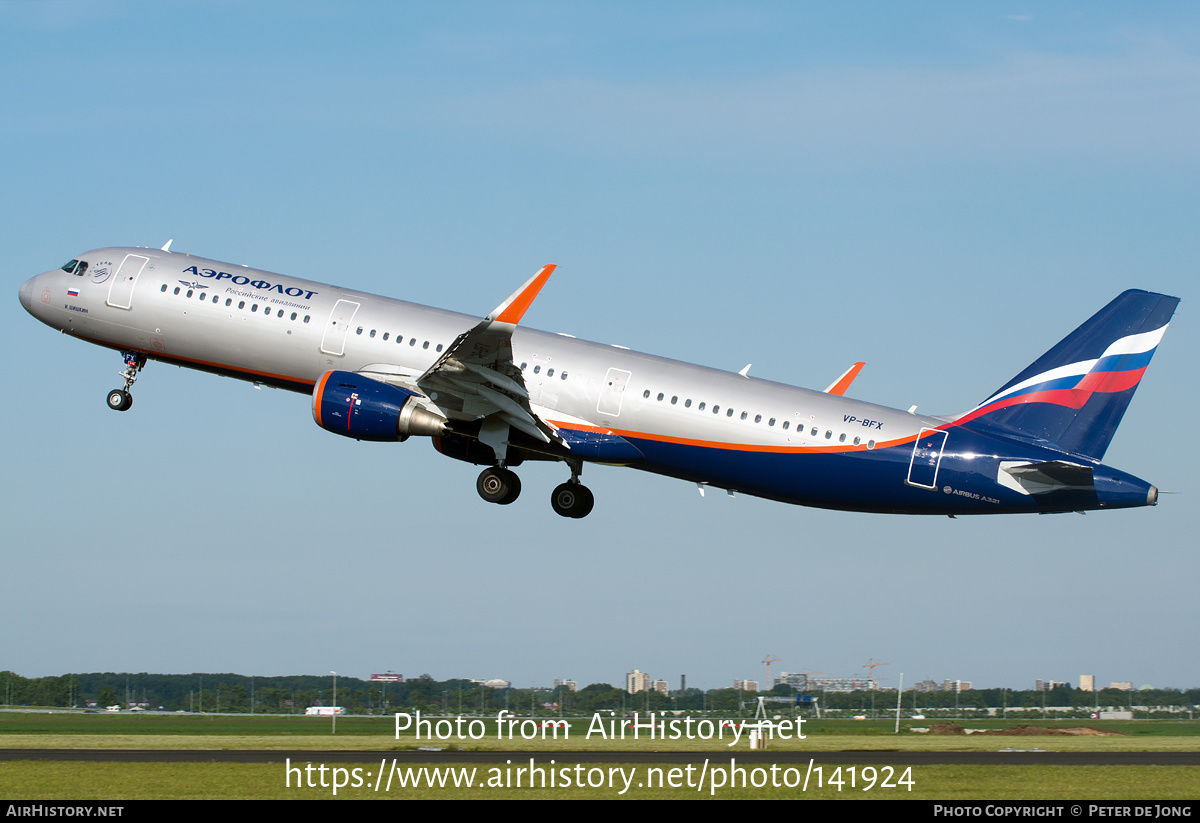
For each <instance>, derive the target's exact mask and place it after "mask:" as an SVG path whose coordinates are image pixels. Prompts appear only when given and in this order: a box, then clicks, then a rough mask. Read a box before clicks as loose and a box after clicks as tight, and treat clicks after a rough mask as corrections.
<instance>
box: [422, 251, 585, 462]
mask: <svg viewBox="0 0 1200 823" xmlns="http://www.w3.org/2000/svg"><path fill="white" fill-rule="evenodd" d="M554 269H555V267H554V266H553V265H550V266H543V267H542V268H541V269H539V270H538V272H537V274H535V275H534V276H533V277H531V278H529V280H527V281H525V284H524V285H523V286H521V288H519V289H517V290H516V291H515V292H513V293H512V295H511V296H509V298H508V299H507V300H505V301H504V302H503V303H501V304H500V305H499V306H497V307H496V309H495V310H494V311H493V312H492V313H491V314H489V315H488V316H487V317H485V318H484V319H483V321H482V322H480V323H479V324H478V325H477V326H475V328H473V329H471V330H470V331H466V332H463V333H462V334H460V335H459V336H458V337H457V338H455V340H454V342H453V343H451V344H450V345H449V346H448V347H447V348H446V351H445V352H443V353H442V356H441V357H439V358H438V360H437V362H436V363H434V364H433V365H432V366H430V367H429V369H428V370H426V372H425V373H424V374H422V375H421V376H420V377H418V378H417V379H416V383H417V385H418V386H419V387H420V388H421V390H422V391H423V392H425V393H426V394H428V395H429V396H430V397H431V398H433V399H434V400H435V402H437V404H438V406H439V407H441V408H443V409H447V410H448V411H451V412H452V413H455V412H457V413H458V414H457V415H456V416H461V417H463V418H464V419H468V420H475V419H480V418H487V417H492V416H493V415H494V416H495V417H496V418H497V419H498V421H500V422H503V423H507V424H508V425H510V426H512V427H513V428H515V429H519V430H520V431H523V432H525V433H526V434H528V435H529V436H530V437H533V438H536V439H538V440H541V441H542V442H543V443H558V444H562V445H565V443H563V440H562V438H561V437H560V436H559V435H558V432H557V431H556V430H555V429H554V428H553V427H552V426H550V425H548V424H547V423H545V422H544V421H543V420H541V419H540V418H539V417H538V416H537V415H536V414H534V413H533V410H532V409H531V408H530V406H529V392H528V391H527V390H526V388H525V380H524V378H523V377H522V375H521V370H520V368H518V367H517V365H516V364H515V363H514V362H513V352H512V334H513V331H515V330H516V328H517V324H518V323H520V322H521V318H522V317H524V315H525V312H526V311H527V310H528V309H529V306H530V305H531V304H532V303H533V299H534V298H535V297H537V295H538V292H540V291H541V289H542V286H544V285H546V281H547V280H549V279H550V274H551V273H552V272H553V271H554Z"/></svg>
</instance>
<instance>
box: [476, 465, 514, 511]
mask: <svg viewBox="0 0 1200 823" xmlns="http://www.w3.org/2000/svg"><path fill="white" fill-rule="evenodd" d="M475 488H476V489H477V490H478V491H479V496H480V497H482V498H483V499H484V500H486V501H488V502H489V503H499V504H500V505H501V506H507V505H508V504H509V503H511V502H513V501H514V500H516V499H517V497H518V496H519V495H520V494H521V478H519V477H517V474H516V472H514V471H513V470H512V469H506V468H504V467H503V466H493V467H492V468H490V469H484V470H483V471H482V472H480V474H479V479H478V480H476V481H475Z"/></svg>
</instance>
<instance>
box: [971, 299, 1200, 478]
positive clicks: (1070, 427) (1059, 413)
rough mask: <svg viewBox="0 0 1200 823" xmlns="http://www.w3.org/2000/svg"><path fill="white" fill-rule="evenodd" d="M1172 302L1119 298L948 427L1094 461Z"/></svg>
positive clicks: (1114, 427)
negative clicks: (1054, 449)
mask: <svg viewBox="0 0 1200 823" xmlns="http://www.w3.org/2000/svg"><path fill="white" fill-rule="evenodd" d="M1178 304H1179V298H1177V297H1169V296H1167V295H1163V294H1154V293H1152V292H1145V291H1139V290H1130V291H1127V292H1125V293H1123V294H1121V295H1120V296H1119V297H1117V298H1116V299H1115V300H1113V301H1112V302H1111V303H1109V304H1108V305H1107V306H1105V307H1104V308H1103V309H1101V310H1100V311H1099V312H1097V313H1096V314H1095V315H1093V316H1092V317H1091V318H1090V319H1089V320H1088V321H1087V322H1085V323H1084V324H1083V325H1082V326H1080V327H1079V328H1077V329H1076V330H1075V331H1073V332H1071V334H1069V335H1067V337H1065V338H1064V339H1063V340H1062V341H1061V342H1060V343H1059V344H1058V345H1057V346H1055V347H1054V348H1052V349H1051V350H1050V351H1048V352H1046V354H1044V355H1042V357H1041V358H1039V359H1038V360H1037V361H1036V362H1035V363H1033V364H1032V365H1031V366H1029V368H1027V369H1025V371H1023V372H1021V373H1020V374H1018V375H1017V376H1016V377H1014V378H1013V379H1012V380H1010V381H1009V382H1008V383H1006V384H1005V385H1004V386H1002V387H1001V388H1000V389H999V390H998V391H996V392H995V393H994V394H992V395H991V396H990V397H988V399H987V400H984V401H983V402H982V403H980V404H979V405H978V406H976V407H975V408H974V409H971V410H970V411H968V412H966V413H964V414H962V415H960V416H959V417H958V418H956V420H955V422H956V423H958V424H959V425H962V426H965V427H966V428H968V429H974V430H977V431H981V432H987V433H989V434H1000V435H1004V436H1006V437H1017V438H1019V439H1023V440H1028V441H1032V442H1038V443H1041V444H1043V445H1046V446H1050V447H1052V448H1056V449H1059V450H1061V451H1065V452H1068V453H1071V454H1077V455H1081V456H1084V457H1089V458H1091V459H1093V460H1100V459H1101V458H1103V456H1104V452H1105V451H1106V450H1107V448H1108V444H1109V443H1110V442H1111V441H1112V436H1113V434H1114V433H1115V432H1116V430H1117V426H1118V425H1119V424H1120V422H1121V418H1122V417H1123V416H1124V414H1125V409H1126V408H1127V407H1128V406H1129V401H1130V400H1131V399H1132V398H1133V393H1134V391H1135V390H1136V389H1137V387H1138V383H1139V382H1140V381H1141V379H1142V375H1143V374H1144V373H1145V371H1146V367H1147V366H1148V365H1149V364H1150V358H1152V357H1153V356H1154V352H1155V350H1156V349H1157V347H1158V343H1159V341H1160V340H1162V336H1163V334H1164V333H1165V332H1166V330H1167V325H1168V323H1169V321H1170V319H1171V316H1172V315H1173V314H1174V312H1175V307H1176V306H1177V305H1178Z"/></svg>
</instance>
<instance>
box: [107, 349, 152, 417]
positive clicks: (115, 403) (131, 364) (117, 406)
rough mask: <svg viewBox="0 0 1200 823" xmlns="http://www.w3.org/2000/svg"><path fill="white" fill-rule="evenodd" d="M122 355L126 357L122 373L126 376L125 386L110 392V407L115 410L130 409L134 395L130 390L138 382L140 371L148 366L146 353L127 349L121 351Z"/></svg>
mask: <svg viewBox="0 0 1200 823" xmlns="http://www.w3.org/2000/svg"><path fill="white" fill-rule="evenodd" d="M121 355H122V356H123V357H124V358H125V371H123V372H121V373H120V374H121V376H122V377H124V378H125V388H123V389H113V390H112V391H110V392H109V393H108V407H109V408H110V409H112V410H113V411H128V410H129V407H130V406H132V405H133V395H132V394H130V393H129V390H130V389H131V388H133V384H134V383H136V382H137V376H138V372H140V371H141V370H142V369H144V368H145V367H146V355H144V354H139V353H138V352H132V351H126V352H121Z"/></svg>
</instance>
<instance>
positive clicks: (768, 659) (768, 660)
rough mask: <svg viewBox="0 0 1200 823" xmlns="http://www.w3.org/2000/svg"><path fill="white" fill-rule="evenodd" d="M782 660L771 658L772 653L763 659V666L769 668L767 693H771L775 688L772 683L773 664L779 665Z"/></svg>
mask: <svg viewBox="0 0 1200 823" xmlns="http://www.w3.org/2000/svg"><path fill="white" fill-rule="evenodd" d="M782 659H783V658H782V657H771V654H770V652H768V653H767V656H766V657H764V658H763V665H764V666H766V667H767V688H766V691H771V689H773V688H775V684H774V683H772V682H771V664H772V663H778V662H779V661H780V660H782Z"/></svg>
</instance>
